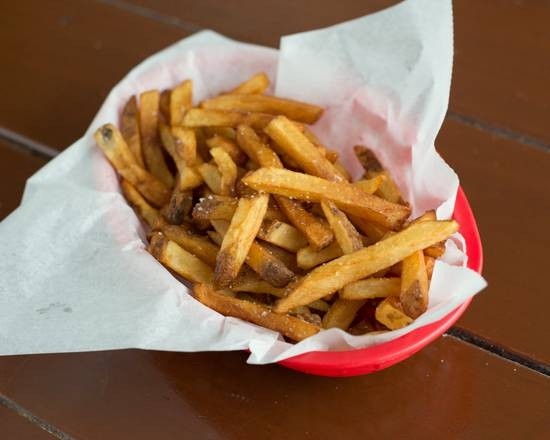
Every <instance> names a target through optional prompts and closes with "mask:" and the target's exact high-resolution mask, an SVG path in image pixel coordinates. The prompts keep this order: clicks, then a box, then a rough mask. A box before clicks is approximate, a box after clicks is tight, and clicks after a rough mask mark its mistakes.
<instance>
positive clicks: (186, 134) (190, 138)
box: [170, 127, 197, 170]
mask: <svg viewBox="0 0 550 440" xmlns="http://www.w3.org/2000/svg"><path fill="white" fill-rule="evenodd" d="M170 132H171V133H172V136H173V139H174V142H175V149H176V151H177V156H178V158H180V160H181V161H183V162H184V163H185V164H186V165H187V166H193V165H195V164H196V163H197V136H196V134H195V131H194V130H192V129H189V128H184V127H172V128H171V130H170ZM172 157H174V155H172ZM174 161H175V159H174ZM176 166H177V164H176ZM178 170H179V168H178Z"/></svg>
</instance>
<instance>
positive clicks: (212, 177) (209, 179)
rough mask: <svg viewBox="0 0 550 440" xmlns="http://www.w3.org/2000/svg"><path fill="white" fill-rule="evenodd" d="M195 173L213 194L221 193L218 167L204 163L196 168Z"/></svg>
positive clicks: (220, 178)
mask: <svg viewBox="0 0 550 440" xmlns="http://www.w3.org/2000/svg"><path fill="white" fill-rule="evenodd" d="M197 171H198V173H199V174H200V175H201V177H202V178H203V180H204V183H206V185H207V186H208V188H210V190H211V191H212V192H213V193H214V194H221V193H222V176H221V174H220V172H219V171H218V167H216V166H215V165H212V164H211V163H207V162H205V163H202V164H200V165H199V166H198V167H197Z"/></svg>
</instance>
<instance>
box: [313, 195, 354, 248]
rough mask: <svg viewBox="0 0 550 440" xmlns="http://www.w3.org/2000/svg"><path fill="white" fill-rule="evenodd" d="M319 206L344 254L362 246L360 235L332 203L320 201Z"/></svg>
mask: <svg viewBox="0 0 550 440" xmlns="http://www.w3.org/2000/svg"><path fill="white" fill-rule="evenodd" d="M321 208H322V210H323V212H324V214H325V217H326V219H327V220H328V224H329V225H330V227H331V229H332V231H333V232H334V237H335V238H336V241H337V242H338V245H339V246H340V249H342V252H344V254H351V253H352V252H355V251H358V250H359V249H361V248H362V247H363V240H362V239H361V235H359V232H357V229H355V227H354V226H353V225H352V224H351V222H350V221H349V220H348V218H347V217H346V215H345V214H344V213H343V212H342V211H340V210H339V209H338V208H337V207H336V205H335V204H334V203H332V202H326V201H322V202H321Z"/></svg>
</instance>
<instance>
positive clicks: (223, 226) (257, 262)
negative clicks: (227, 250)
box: [211, 220, 295, 287]
mask: <svg viewBox="0 0 550 440" xmlns="http://www.w3.org/2000/svg"><path fill="white" fill-rule="evenodd" d="M211 223H212V226H214V228H215V229H216V231H217V232H218V233H219V234H220V235H221V236H224V235H225V234H226V232H227V229H228V228H229V224H228V223H227V222H224V221H223V220H212V221H211ZM211 238H212V236H211ZM245 262H246V264H247V265H248V266H249V267H250V268H251V269H252V270H254V272H256V273H257V274H258V275H259V276H260V278H262V279H263V280H265V281H267V282H268V283H270V284H271V285H272V286H275V287H284V286H286V285H287V284H288V283H290V282H291V281H292V280H293V279H294V278H295V275H294V272H292V271H291V270H290V269H289V268H288V267H287V266H286V265H285V264H284V263H283V262H282V261H281V260H280V259H279V258H278V257H277V256H275V255H274V254H273V253H272V252H270V251H269V250H268V249H267V248H266V247H264V246H262V245H260V244H259V243H258V242H257V241H254V242H252V244H251V245H250V250H249V251H248V255H247V256H246V260H245Z"/></svg>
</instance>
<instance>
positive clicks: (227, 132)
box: [202, 126, 237, 141]
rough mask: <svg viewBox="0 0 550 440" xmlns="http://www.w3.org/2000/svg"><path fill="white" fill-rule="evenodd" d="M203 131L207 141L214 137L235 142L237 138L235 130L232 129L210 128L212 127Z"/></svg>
mask: <svg viewBox="0 0 550 440" xmlns="http://www.w3.org/2000/svg"><path fill="white" fill-rule="evenodd" d="M202 130H203V131H204V135H205V136H206V138H207V139H209V138H211V137H213V136H221V137H223V138H225V139H229V140H231V141H234V140H235V139H236V137H237V134H236V133H235V129H234V128H232V127H216V126H210V127H203V128H202Z"/></svg>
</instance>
